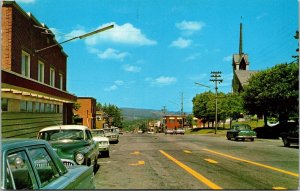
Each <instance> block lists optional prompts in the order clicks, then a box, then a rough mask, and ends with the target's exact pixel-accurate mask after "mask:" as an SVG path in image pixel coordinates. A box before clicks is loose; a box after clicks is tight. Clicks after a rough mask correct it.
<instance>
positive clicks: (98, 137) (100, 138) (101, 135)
mask: <svg viewBox="0 0 300 191" xmlns="http://www.w3.org/2000/svg"><path fill="white" fill-rule="evenodd" d="M92 135H93V140H94V141H96V142H98V144H99V147H98V148H99V154H100V155H101V156H104V157H109V139H108V138H107V137H106V136H105V132H104V130H103V129H93V130H92Z"/></svg>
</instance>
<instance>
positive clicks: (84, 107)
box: [74, 97, 96, 129]
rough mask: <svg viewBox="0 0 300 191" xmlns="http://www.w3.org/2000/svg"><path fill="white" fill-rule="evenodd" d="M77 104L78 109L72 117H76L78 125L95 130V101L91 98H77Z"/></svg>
mask: <svg viewBox="0 0 300 191" xmlns="http://www.w3.org/2000/svg"><path fill="white" fill-rule="evenodd" d="M77 103H79V105H80V107H79V109H78V110H77V111H76V110H74V115H77V116H78V118H79V119H81V120H80V121H81V122H80V123H81V124H82V125H85V126H87V127H88V128H90V129H95V128H96V99H95V98H92V97H78V98H77Z"/></svg>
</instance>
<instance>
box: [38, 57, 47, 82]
mask: <svg viewBox="0 0 300 191" xmlns="http://www.w3.org/2000/svg"><path fill="white" fill-rule="evenodd" d="M38 81H39V82H42V83H44V82H45V64H44V62H42V61H40V60H39V61H38Z"/></svg>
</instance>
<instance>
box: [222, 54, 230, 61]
mask: <svg viewBox="0 0 300 191" xmlns="http://www.w3.org/2000/svg"><path fill="white" fill-rule="evenodd" d="M231 60H232V55H229V56H226V57H224V58H223V61H224V62H230V61H231Z"/></svg>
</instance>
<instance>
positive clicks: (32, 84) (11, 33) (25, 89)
mask: <svg viewBox="0 0 300 191" xmlns="http://www.w3.org/2000/svg"><path fill="white" fill-rule="evenodd" d="M1 9H2V12H1V14H2V17H1V23H2V44H1V63H2V65H1V111H2V112H1V123H2V137H7V138H9V137H36V135H37V132H38V131H39V130H40V129H41V128H43V127H46V126H50V125H57V124H70V123H72V115H73V114H72V107H73V103H75V102H76V99H77V98H76V96H74V95H73V94H70V93H69V92H67V87H66V80H67V70H66V68H67V67H66V65H67V55H66V54H65V53H64V52H63V49H62V47H61V46H59V45H58V46H54V47H52V48H50V49H45V50H43V51H39V50H40V49H43V48H45V47H49V46H51V45H54V44H57V41H56V40H55V36H54V35H53V33H52V32H51V31H50V30H49V29H48V27H47V26H46V25H45V24H41V23H40V22H39V21H38V20H37V19H36V18H35V17H34V16H33V15H32V14H30V13H26V12H25V11H24V10H23V9H22V8H21V7H20V6H19V5H18V4H17V3H16V2H15V1H2V7H1Z"/></svg>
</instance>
